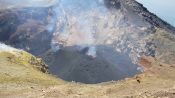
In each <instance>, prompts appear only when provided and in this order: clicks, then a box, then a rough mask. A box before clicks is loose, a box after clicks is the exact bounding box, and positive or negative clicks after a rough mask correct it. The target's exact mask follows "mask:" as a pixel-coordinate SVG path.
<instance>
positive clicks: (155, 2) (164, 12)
mask: <svg viewBox="0 0 175 98" xmlns="http://www.w3.org/2000/svg"><path fill="white" fill-rule="evenodd" d="M136 1H138V2H140V3H142V4H143V5H144V6H145V7H146V8H147V9H148V10H149V11H150V12H153V13H155V14H156V15H157V16H159V17H160V18H162V19H163V20H165V21H167V22H168V23H170V24H171V25H173V26H175V0H136Z"/></svg>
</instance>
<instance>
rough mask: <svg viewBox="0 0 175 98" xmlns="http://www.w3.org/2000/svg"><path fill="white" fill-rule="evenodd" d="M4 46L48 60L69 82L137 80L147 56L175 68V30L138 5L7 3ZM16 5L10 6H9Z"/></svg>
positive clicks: (1, 16)
mask: <svg viewBox="0 0 175 98" xmlns="http://www.w3.org/2000/svg"><path fill="white" fill-rule="evenodd" d="M0 2H1V4H4V6H6V7H2V9H1V10H0V26H1V28H0V41H2V42H5V43H6V44H10V45H12V46H14V47H16V48H21V49H24V50H26V51H28V52H30V53H32V54H34V55H37V56H40V57H42V58H43V59H44V60H45V62H46V63H47V64H48V65H49V68H50V71H51V73H53V74H55V75H57V76H58V77H60V78H62V79H64V80H67V81H72V80H73V81H78V82H84V83H99V82H104V81H111V80H119V79H122V78H125V77H131V76H134V75H135V74H137V73H140V72H142V71H143V69H142V68H141V67H138V66H137V65H139V62H140V60H141V59H142V57H144V56H151V57H153V58H155V59H156V60H157V61H160V62H163V63H168V64H171V65H173V64H175V60H174V58H175V35H174V34H175V33H174V32H175V30H174V27H172V26H171V25H169V24H168V23H166V22H164V21H163V20H161V19H160V18H158V17H157V16H156V15H154V14H152V13H150V12H149V11H147V9H146V8H144V7H143V6H142V5H141V4H139V3H137V2H136V1H135V0H104V1H103V0H89V1H84V0H61V1H59V2H58V3H53V2H56V1H54V0H53V1H52V2H51V3H46V2H47V0H42V1H41V2H43V3H42V4H40V5H37V2H36V1H35V0H34V1H33V2H32V3H33V4H34V3H36V6H35V7H33V4H32V3H31V5H30V3H29V5H23V3H22V2H21V3H20V4H21V5H23V6H21V7H19V5H20V4H17V5H15V4H16V3H15V4H13V3H12V5H13V7H12V8H13V9H12V8H10V7H9V6H10V5H9V3H8V2H7V3H4V2H3V1H0ZM9 2H10V1H9ZM173 66H174V65H173Z"/></svg>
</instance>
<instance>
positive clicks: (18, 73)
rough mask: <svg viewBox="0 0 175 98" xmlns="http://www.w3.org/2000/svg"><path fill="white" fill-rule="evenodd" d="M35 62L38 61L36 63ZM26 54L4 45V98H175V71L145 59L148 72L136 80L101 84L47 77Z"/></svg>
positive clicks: (0, 58)
mask: <svg viewBox="0 0 175 98" xmlns="http://www.w3.org/2000/svg"><path fill="white" fill-rule="evenodd" d="M33 58H34V59H33ZM31 60H32V61H34V62H38V60H37V58H35V57H34V56H32V55H31V54H29V53H26V52H24V51H22V50H17V49H14V48H11V47H9V46H6V45H4V44H0V97H1V98H42V97H43V98H74V97H76V98H86V97H88V98H89V97H90V98H157V97H159V98H164V97H168V98H174V97H175V85H174V84H175V76H174V74H175V67H174V65H167V64H164V63H160V62H158V61H155V59H153V58H151V57H149V58H147V57H146V58H143V59H142V60H141V62H140V64H142V65H143V66H145V68H147V71H145V72H144V73H143V74H140V75H136V76H135V77H133V78H130V79H125V80H121V81H111V82H107V83H101V84H89V85H88V84H81V83H75V82H65V81H62V80H59V79H56V78H54V77H53V76H51V75H48V74H46V73H43V72H42V70H41V69H40V68H39V67H42V66H43V64H42V63H39V64H33V63H31Z"/></svg>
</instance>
